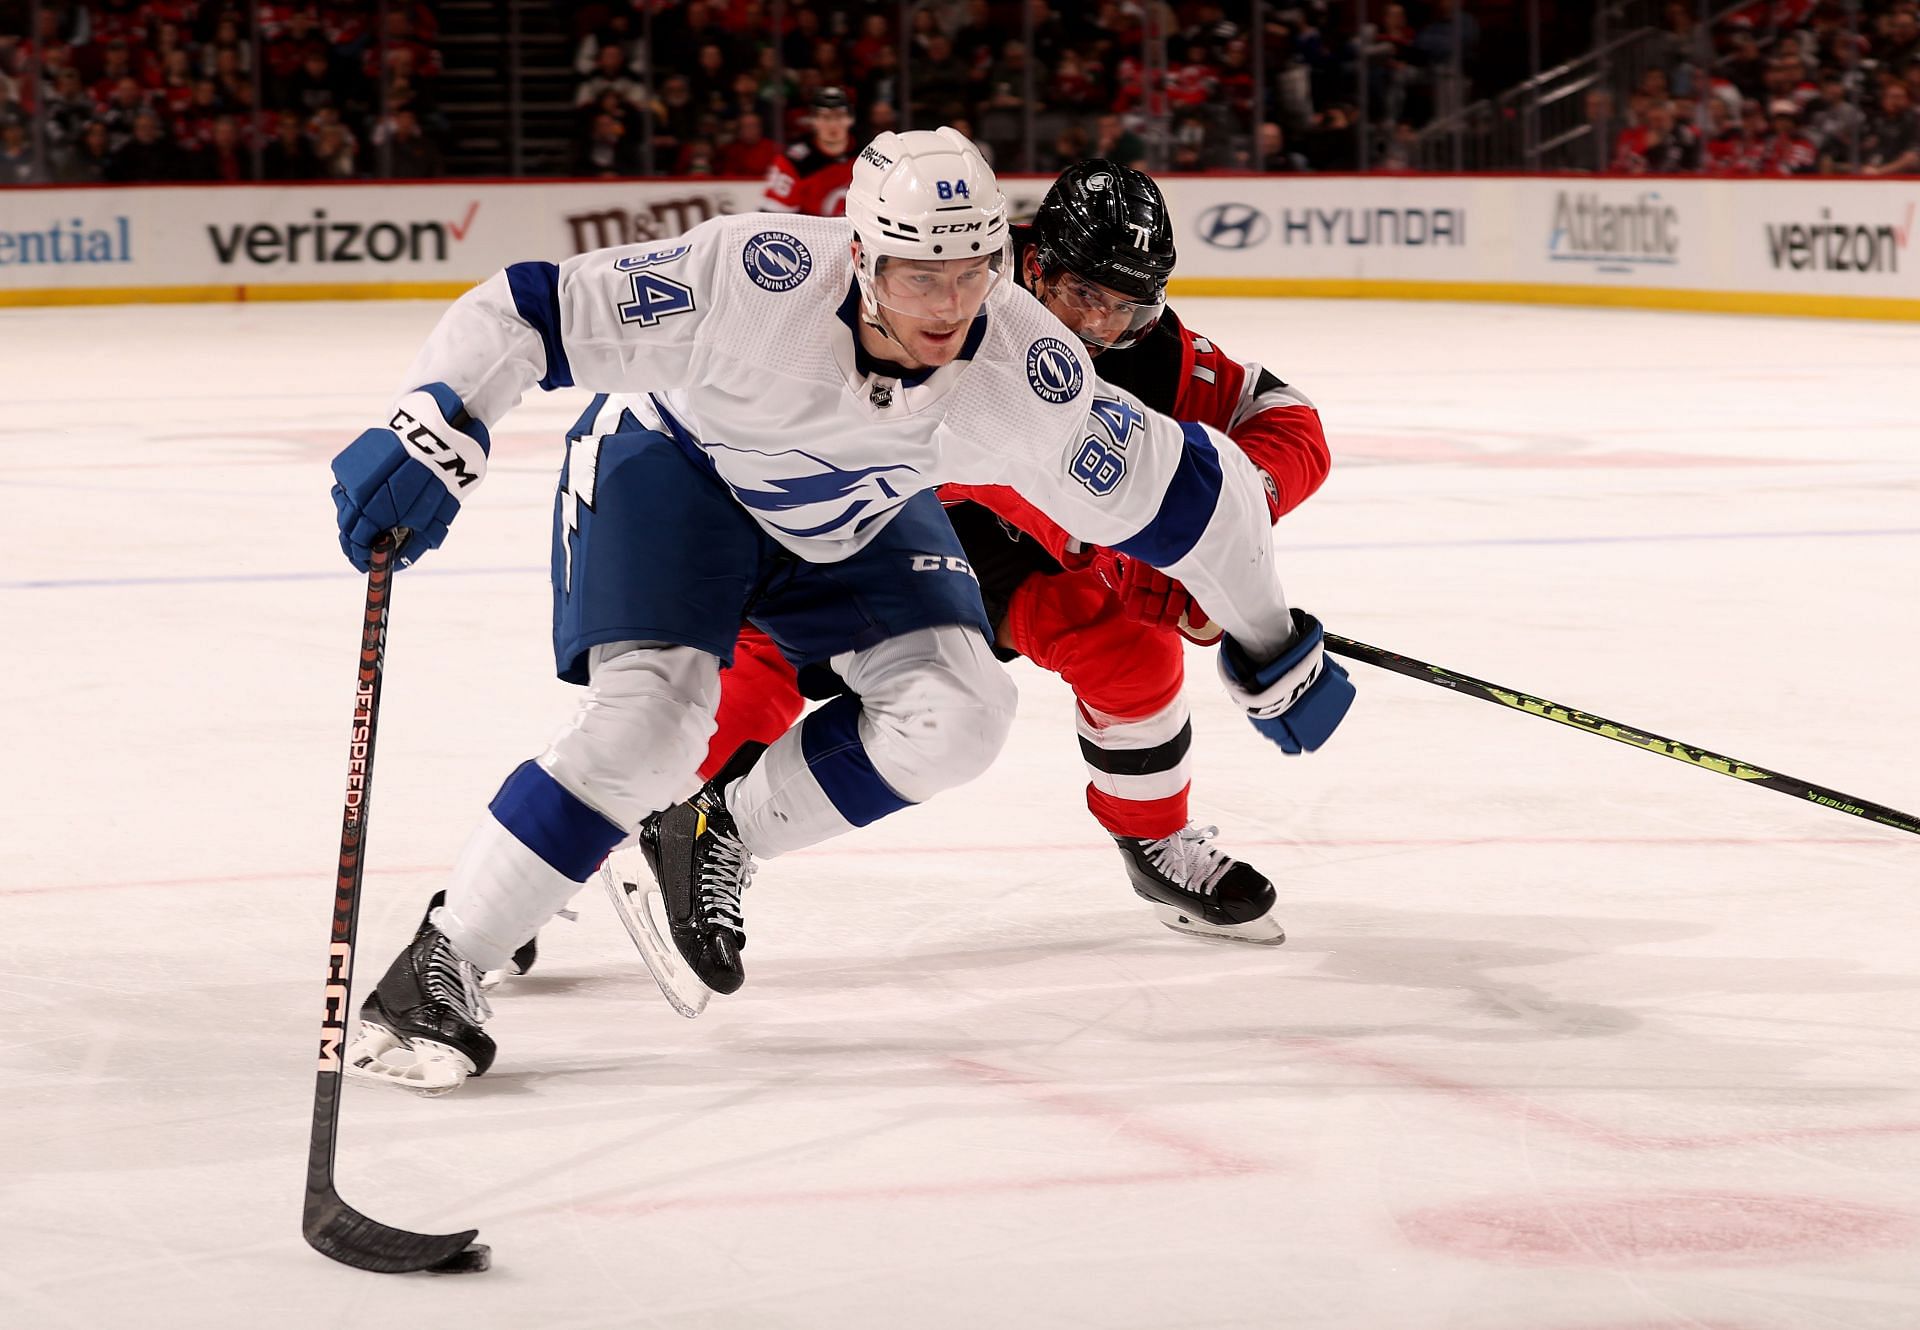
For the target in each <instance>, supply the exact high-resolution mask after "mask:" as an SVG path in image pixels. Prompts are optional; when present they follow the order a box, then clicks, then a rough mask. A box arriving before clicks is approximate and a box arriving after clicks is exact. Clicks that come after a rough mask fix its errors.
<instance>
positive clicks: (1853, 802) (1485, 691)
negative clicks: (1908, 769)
mask: <svg viewBox="0 0 1920 1330" xmlns="http://www.w3.org/2000/svg"><path fill="white" fill-rule="evenodd" d="M1327 650H1329V651H1331V652H1333V653H1334V654H1335V655H1337V656H1345V657H1347V658H1348V659H1349V660H1359V661H1365V662H1366V663H1367V664H1369V665H1376V666H1378V667H1379V668H1381V669H1383V670H1392V671H1393V672H1394V673H1395V674H1404V675H1406V676H1407V677H1408V678H1409V679H1419V680H1422V681H1423V682H1426V683H1431V684H1438V685H1439V686H1440V687H1442V688H1451V689H1452V690H1453V691H1454V692H1456V693H1465V694H1466V695H1467V696H1468V697H1478V698H1482V699H1484V700H1485V701H1488V702H1498V703H1499V704H1500V705H1501V706H1503V707H1512V708H1513V709H1514V710H1515V711H1524V712H1526V713H1527V714H1528V715H1530V716H1540V717H1543V718H1545V719H1547V720H1551V721H1556V722H1558V723H1559V724H1561V725H1570V726H1572V727H1573V728H1574V729H1576V730H1585V731H1586V732H1587V733H1588V734H1597V735H1599V736H1600V737H1601V738H1603V739H1612V740H1614V741H1615V742H1617V743H1623V744H1631V745H1632V746H1633V747H1635V748H1644V749H1645V750H1646V751H1647V752H1649V753H1658V754H1660V756H1662V757H1670V758H1672V759H1673V760H1674V761H1676V762H1685V763H1686V764H1687V765H1688V766H1691V767H1701V768H1704V769H1705V770H1707V771H1717V772H1719V773H1720V774H1721V775H1722V776H1731V777H1733V778H1734V779H1735V780H1743V781H1746V782H1747V783H1748V784H1750V785H1760V786H1764V787H1765V788H1767V789H1769V790H1778V791H1779V792H1780V793H1782V794H1786V795H1791V796H1792V797H1793V798H1795V799H1806V800H1810V801H1811V802H1813V803H1816V804H1819V805H1820V806H1821V807H1822V808H1831V809H1833V810H1834V811H1836V812H1840V813H1847V814H1849V815H1851V816H1853V817H1864V818H1866V819H1867V820H1868V821H1869V822H1878V823H1879V824H1880V825H1881V826H1883V827H1892V828H1894V829H1895V830H1897V831H1909V832H1912V833H1913V834H1914V835H1916V836H1920V818H1917V817H1915V816H1914V815H1913V814H1911V813H1903V812H1901V811H1900V810H1899V809H1897V808H1888V807H1886V806H1885V805H1883V804H1876V803H1870V802H1869V801H1867V800H1865V799H1856V798H1854V797H1853V796H1852V795H1850V794H1842V793H1840V792H1839V791H1838V790H1830V789H1828V788H1827V787H1826V786H1824V785H1815V784H1813V783H1812V782H1811V781H1804V780H1799V779H1797V778H1796V777H1793V776H1783V775H1781V774H1780V773H1779V772H1777V771H1768V770H1767V769H1766V768H1765V767H1756V766H1754V765H1753V764H1752V763H1750V762H1742V761H1739V760H1738V759H1736V758H1731V757H1723V756H1721V755H1720V754H1719V753H1712V752H1708V751H1707V750H1706V749H1704V748H1695V747H1693V746H1692V745H1690V744H1683V743H1676V742H1674V741H1673V740H1672V739H1663V738H1661V737H1660V736H1659V735H1657V734H1649V733H1647V732H1646V731H1645V730H1636V729H1634V728H1633V727H1632V726H1631V725H1622V724H1621V723H1620V722H1619V721H1617V720H1608V719H1607V718H1606V717H1604V716H1595V715H1590V714H1589V713H1587V712H1585V711H1575V710H1574V709H1573V708H1572V707H1567V706H1562V705H1560V703H1558V702H1549V701H1547V700H1546V699H1545V698H1543V697H1530V696H1528V695H1527V694H1526V693H1521V692H1515V691H1514V690H1513V689H1511V688H1502V687H1500V685H1498V684H1491V683H1488V682H1486V680H1484V679H1475V678H1473V677H1472V676H1471V675H1466V674H1456V673H1455V672H1454V671H1452V670H1449V669H1443V668H1442V667H1440V666H1438V665H1429V664H1427V663H1426V662H1425V661H1423V660H1412V659H1409V658H1408V657H1406V656H1398V655H1395V654H1394V653H1393V652H1391V651H1382V650H1381V649H1380V648H1379V647H1370V646H1368V645H1367V644H1366V643H1365V642H1356V641H1354V640H1353V639H1352V638H1349V637H1339V636H1336V635H1335V634H1333V633H1328V634H1327Z"/></svg>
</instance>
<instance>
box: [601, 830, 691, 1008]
mask: <svg viewBox="0 0 1920 1330" xmlns="http://www.w3.org/2000/svg"><path fill="white" fill-rule="evenodd" d="M651 876H652V875H651V874H649V875H648V877H649V879H650V878H651ZM600 881H601V882H602V883H604V884H605V885H606V888H607V894H608V895H609V896H611V897H613V907H614V910H615V911H616V912H617V913H618V914H619V916H620V922H621V923H622V924H624V925H625V926H626V929H627V936H629V937H631V938H632V939H633V945H634V946H635V947H636V948H638V949H639V952H640V959H641V960H642V961H645V962H646V966H647V973H648V974H651V975H652V976H653V982H654V983H656V984H658V985H659V986H660V996H662V997H664V998H665V999H666V1000H667V1003H668V1005H670V1006H671V1007H672V1008H673V1009H674V1010H675V1011H677V1012H679V1013H680V1014H681V1015H682V1016H685V1017H686V1018H687V1019H688V1020H693V1019H695V1018H696V1017H698V1016H699V1015H700V1013H701V1012H703V1011H705V1010H706V1009H707V1002H708V1000H709V999H710V998H712V997H713V990H712V989H711V988H708V987H707V986H706V985H705V984H704V983H702V982H701V980H700V976H699V975H697V974H695V973H694V972H693V971H692V970H691V969H689V968H688V967H687V963H686V961H685V960H684V959H682V958H681V955H680V949H679V948H678V947H676V946H674V945H673V939H672V937H671V936H670V935H669V925H668V922H667V904H666V901H665V900H663V899H662V898H661V895H660V888H659V886H658V885H656V884H655V883H653V882H652V881H651V880H649V881H646V882H641V881H638V880H636V879H635V876H634V875H633V874H630V873H622V872H620V871H618V870H617V869H615V868H614V866H613V861H612V860H611V859H609V860H608V861H607V863H606V866H605V867H603V868H602V869H601V870H600Z"/></svg>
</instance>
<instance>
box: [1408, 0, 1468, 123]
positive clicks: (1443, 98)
mask: <svg viewBox="0 0 1920 1330" xmlns="http://www.w3.org/2000/svg"><path fill="white" fill-rule="evenodd" d="M1413 47H1414V53H1415V55H1416V57H1417V58H1418V59H1419V60H1420V61H1421V62H1422V63H1424V64H1425V65H1426V67H1427V72H1428V79H1429V82H1430V83H1431V84H1432V85H1433V87H1434V90H1435V91H1434V105H1435V109H1436V111H1437V112H1438V113H1439V114H1442V115H1444V114H1447V113H1449V112H1451V111H1453V110H1455V109H1457V108H1458V107H1459V106H1461V105H1463V104H1464V103H1465V101H1466V99H1467V90H1468V89H1469V88H1471V87H1472V85H1473V76H1474V71H1475V69H1476V67H1477V65H1478V63H1479V58H1480V24H1479V22H1478V21H1477V20H1475V19H1474V17H1473V15H1471V14H1462V13H1460V11H1459V6H1458V3H1457V0H1433V12H1432V16H1431V17H1430V18H1428V20H1427V22H1426V26H1424V27H1422V28H1421V29H1420V33H1419V35H1418V36H1417V37H1415V38H1414V42H1413ZM1456 59H1457V60H1458V63H1459V68H1460V71H1461V74H1460V80H1459V86H1457V87H1456V86H1454V79H1453V69H1454V64H1455V61H1456Z"/></svg>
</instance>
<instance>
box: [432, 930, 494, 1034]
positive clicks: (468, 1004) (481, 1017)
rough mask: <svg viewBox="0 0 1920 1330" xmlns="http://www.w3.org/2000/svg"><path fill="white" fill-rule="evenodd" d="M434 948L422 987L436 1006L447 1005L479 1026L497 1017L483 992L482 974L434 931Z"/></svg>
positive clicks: (445, 937)
mask: <svg viewBox="0 0 1920 1330" xmlns="http://www.w3.org/2000/svg"><path fill="white" fill-rule="evenodd" d="M433 932H434V937H433V945H432V947H431V948H430V949H429V951H428V952H427V963H426V966H425V968H424V970H423V971H422V973H421V976H420V986H421V987H422V988H424V989H425V990H426V993H427V996H428V997H430V998H432V999H433V1000H434V1001H436V1002H444V1003H445V1004H446V1005H447V1006H449V1007H451V1008H453V1010H454V1011H455V1012H457V1013H459V1014H460V1015H461V1016H462V1017H463V1018H465V1019H467V1020H469V1021H471V1022H472V1023H473V1024H475V1025H480V1024H484V1023H485V1022H486V1021H488V1020H490V1019H491V1018H492V1016H493V1005H492V1004H491V1003H490V1002H488V1001H487V995H486V994H485V993H484V992H482V991H481V989H480V971H479V969H478V967H476V966H475V965H474V964H473V962H471V961H469V960H468V959H467V958H466V957H465V956H462V955H461V954H460V953H459V952H458V951H457V950H455V949H454V945H453V943H452V942H450V941H449V940H448V939H447V935H446V934H445V933H442V932H441V931H440V930H439V929H437V928H436V929H434V930H433Z"/></svg>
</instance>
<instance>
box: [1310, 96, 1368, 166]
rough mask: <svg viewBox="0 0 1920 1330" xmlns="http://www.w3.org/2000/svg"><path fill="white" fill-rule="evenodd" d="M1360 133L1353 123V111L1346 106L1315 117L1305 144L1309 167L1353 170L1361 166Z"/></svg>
mask: <svg viewBox="0 0 1920 1330" xmlns="http://www.w3.org/2000/svg"><path fill="white" fill-rule="evenodd" d="M1357 137H1358V131H1357V130H1355V128H1354V124H1353V111H1352V108H1350V107H1348V106H1346V105H1345V104H1336V105H1333V106H1329V107H1328V108H1327V109H1326V110H1324V111H1321V112H1318V113H1317V114H1316V115H1315V116H1314V118H1313V126H1312V128H1311V129H1309V130H1308V132H1307V141H1306V144H1305V149H1306V158H1307V164H1308V166H1309V167H1310V168H1311V169H1313V170H1315V171H1352V170H1356V169H1358V167H1359V164H1360V145H1359V143H1358V142H1357V141H1356V140H1357Z"/></svg>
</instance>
